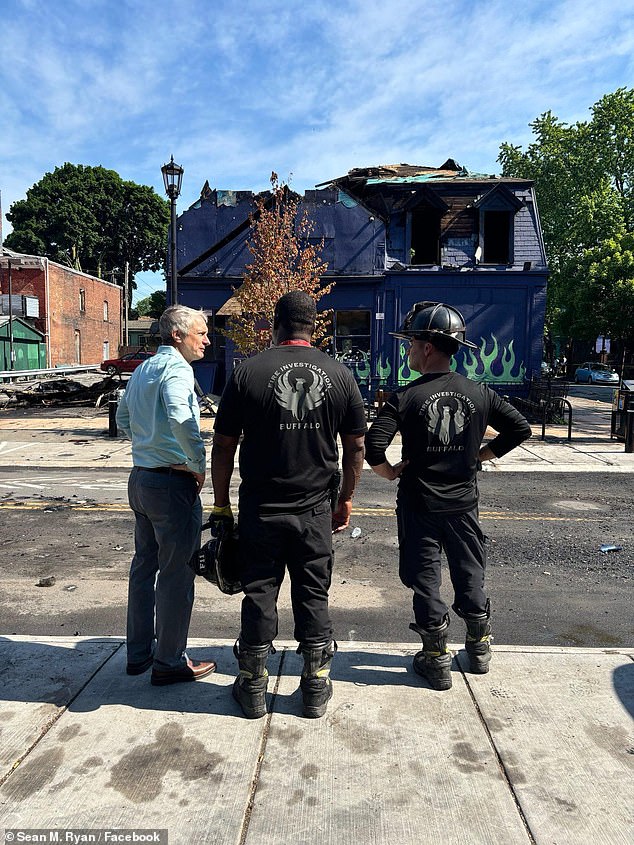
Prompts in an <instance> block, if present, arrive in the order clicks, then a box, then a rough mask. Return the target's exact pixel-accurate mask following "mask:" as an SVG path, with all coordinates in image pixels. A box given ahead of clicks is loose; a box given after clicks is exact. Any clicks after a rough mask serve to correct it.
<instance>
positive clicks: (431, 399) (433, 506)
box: [366, 302, 531, 690]
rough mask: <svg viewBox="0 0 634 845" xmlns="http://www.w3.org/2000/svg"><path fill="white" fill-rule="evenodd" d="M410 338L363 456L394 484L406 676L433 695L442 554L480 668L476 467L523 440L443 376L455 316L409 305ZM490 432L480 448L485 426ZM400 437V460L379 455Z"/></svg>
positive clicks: (516, 417)
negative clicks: (411, 644) (406, 623)
mask: <svg viewBox="0 0 634 845" xmlns="http://www.w3.org/2000/svg"><path fill="white" fill-rule="evenodd" d="M394 334H395V336H396V337H401V338H404V339H406V340H408V341H409V342H410V344H411V345H410V348H409V366H410V369H412V370H415V371H417V372H419V373H422V375H421V378H419V379H416V381H413V382H411V383H410V384H408V385H407V386H406V387H404V388H402V389H400V390H398V391H397V392H396V393H394V394H393V395H392V396H390V397H389V399H388V400H387V402H386V404H385V405H384V406H383V408H382V409H381V412H380V413H379V416H378V417H377V419H376V421H375V422H374V424H373V425H372V427H371V428H370V431H369V432H368V436H367V441H366V443H367V455H366V460H367V462H368V463H369V464H370V466H371V467H372V469H373V470H374V471H375V472H376V473H377V474H378V475H381V476H382V477H384V478H388V479H390V480H391V479H395V478H399V485H398V495H397V504H396V515H397V523H398V538H399V574H400V577H401V580H402V582H403V583H404V584H405V586H407V587H411V589H412V590H413V591H414V598H413V607H414V618H415V620H416V621H415V623H412V624H411V625H410V628H412V629H413V630H414V631H416V632H417V633H418V634H420V636H421V638H422V640H423V650H422V651H420V652H418V654H416V656H415V657H414V670H415V671H416V672H417V673H418V674H419V675H422V676H423V677H425V678H426V679H427V680H428V681H429V683H430V684H431V685H432V687H433V688H434V689H437V690H447V689H450V687H451V671H450V670H451V653H450V652H449V651H448V649H447V629H448V627H449V613H448V608H447V605H446V604H445V603H444V602H443V600H442V599H441V597H440V583H441V565H440V553H441V549H444V551H445V554H446V556H447V561H448V563H449V573H450V576H451V581H452V584H453V588H454V599H455V600H454V603H453V609H454V610H455V612H456V613H457V614H458V616H461V617H462V618H463V619H464V620H465V622H466V625H467V635H466V641H465V648H466V651H467V655H468V657H469V664H470V668H471V671H472V672H476V673H479V674H484V673H485V672H488V671H489V662H490V660H491V650H490V645H489V642H490V639H491V624H490V613H491V612H490V604H489V600H488V598H487V596H486V593H485V590H484V570H485V563H486V557H485V546H484V535H483V534H482V530H481V528H480V524H479V520H478V485H477V470H478V469H479V468H480V466H481V462H482V461H488V460H491V459H492V458H496V457H498V458H500V457H502V455H505V454H506V453H507V452H509V451H510V450H511V449H514V448H515V447H516V446H519V444H520V443H522V442H523V441H524V440H526V438H527V437H530V435H531V429H530V426H529V425H528V423H527V422H526V420H525V419H524V417H523V416H522V415H521V414H520V413H519V412H518V411H517V410H516V409H515V408H513V406H512V405H510V404H509V403H508V402H506V401H504V400H503V399H501V398H500V397H499V396H498V395H497V394H496V393H495V392H494V391H493V390H491V389H490V388H488V387H486V385H483V384H478V383H475V382H472V381H470V380H469V379H467V378H465V377H464V376H461V375H458V374H457V373H453V372H451V371H450V363H451V356H452V355H453V354H454V353H455V352H457V351H458V348H459V346H460V344H463V345H465V346H470V347H472V348H475V347H474V344H472V343H470V342H469V341H467V340H465V325H464V319H463V317H462V314H461V313H460V312H459V311H458V310H457V309H455V308H453V307H452V306H450V305H444V304H442V303H438V302H419V303H417V304H416V305H415V306H414V307H413V308H412V310H411V311H410V312H409V314H408V315H407V317H406V318H405V321H404V323H403V328H402V329H401V330H400V332H395V333H394ZM488 426H491V427H492V428H493V429H494V430H495V431H497V432H499V434H498V435H497V437H495V438H494V439H493V440H491V442H490V443H489V444H488V445H486V446H482V441H483V439H484V435H485V432H486V430H487V427H488ZM397 431H400V433H401V437H402V444H403V449H402V460H401V461H400V462H399V463H398V464H396V465H394V466H392V464H390V463H389V461H388V460H387V459H386V456H385V450H386V449H387V447H388V446H389V444H390V443H391V442H392V439H393V438H394V435H395V434H396V432H397Z"/></svg>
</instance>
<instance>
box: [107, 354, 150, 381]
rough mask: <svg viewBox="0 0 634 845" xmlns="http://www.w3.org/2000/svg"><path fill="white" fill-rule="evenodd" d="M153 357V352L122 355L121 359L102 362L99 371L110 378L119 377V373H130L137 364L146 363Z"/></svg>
mask: <svg viewBox="0 0 634 845" xmlns="http://www.w3.org/2000/svg"><path fill="white" fill-rule="evenodd" d="M152 355H154V353H153V352H128V354H127V355H122V356H121V358H110V359H109V360H108V361H103V362H102V364H101V369H102V370H103V371H104V372H106V373H108V374H109V375H111V376H114V375H121V373H132V372H134V370H136V368H137V367H138V366H139V364H142V363H143V362H144V361H147V359H148V358H151V357H152Z"/></svg>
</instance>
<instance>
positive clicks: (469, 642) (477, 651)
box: [459, 599, 492, 675]
mask: <svg viewBox="0 0 634 845" xmlns="http://www.w3.org/2000/svg"><path fill="white" fill-rule="evenodd" d="M459 615H460V616H462V618H463V619H464V621H465V623H466V625H467V636H466V637H465V644H464V646H465V650H466V652H467V655H468V657H469V668H470V670H471V671H472V672H473V673H474V675H486V673H487V672H488V671H489V663H490V662H491V639H492V637H491V621H490V618H491V606H490V604H489V601H488V599H487V606H486V612H485V613H465V614H462V613H460V614H459Z"/></svg>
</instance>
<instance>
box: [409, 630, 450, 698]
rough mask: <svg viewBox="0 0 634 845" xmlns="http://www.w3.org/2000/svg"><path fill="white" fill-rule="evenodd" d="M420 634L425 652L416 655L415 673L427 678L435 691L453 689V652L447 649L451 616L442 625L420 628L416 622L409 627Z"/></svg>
mask: <svg viewBox="0 0 634 845" xmlns="http://www.w3.org/2000/svg"><path fill="white" fill-rule="evenodd" d="M409 627H410V628H411V629H412V631H416V633H418V634H420V636H421V639H422V641H423V650H422V651H419V652H418V654H415V655H414V671H415V672H416V673H417V674H418V675H421V676H422V677H423V678H426V679H427V681H429V683H430V684H431V686H432V688H433V689H435V690H448V689H451V659H452V657H451V652H450V651H449V649H448V648H447V629H448V628H449V614H446V616H445V618H444V619H443V621H442V622H441V623H440V625H437V626H432V627H430V628H419V627H418V625H416V624H415V623H414V622H412V623H411V624H410V626H409Z"/></svg>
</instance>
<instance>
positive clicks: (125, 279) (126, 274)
mask: <svg viewBox="0 0 634 845" xmlns="http://www.w3.org/2000/svg"><path fill="white" fill-rule="evenodd" d="M129 277H130V262H129V261H126V263H125V271H124V273H123V345H124V346H126V347H127V346H128V341H129V339H130V338H129V335H128V284H129Z"/></svg>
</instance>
